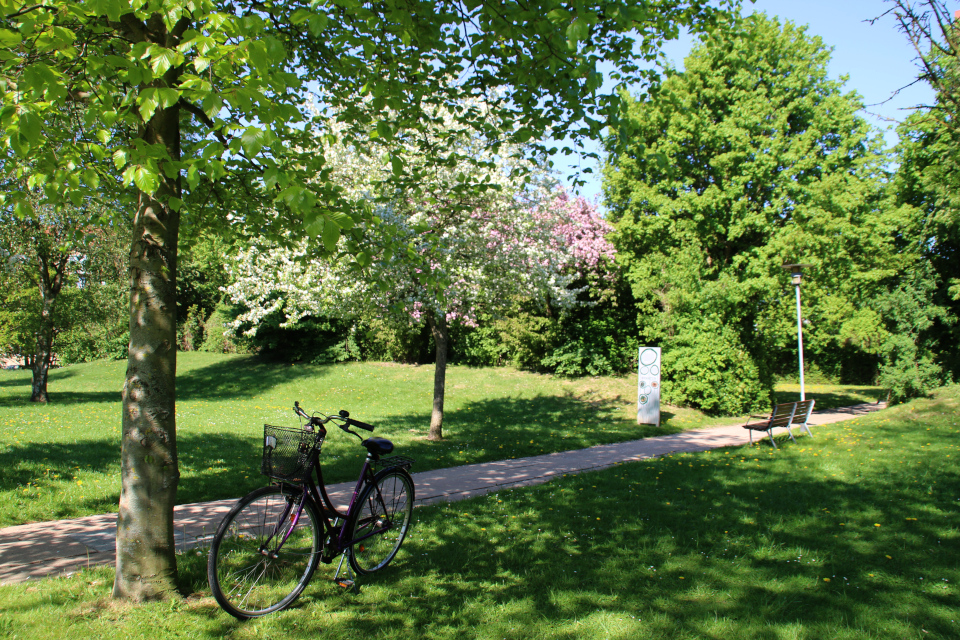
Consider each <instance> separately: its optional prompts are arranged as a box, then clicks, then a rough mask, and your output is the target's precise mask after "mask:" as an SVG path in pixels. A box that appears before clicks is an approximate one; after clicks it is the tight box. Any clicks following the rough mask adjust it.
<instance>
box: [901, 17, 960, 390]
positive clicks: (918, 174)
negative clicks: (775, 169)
mask: <svg viewBox="0 0 960 640" xmlns="http://www.w3.org/2000/svg"><path fill="white" fill-rule="evenodd" d="M892 4H893V6H892V7H891V9H890V10H889V12H888V13H892V14H893V16H894V17H895V18H896V20H897V22H898V24H899V26H900V30H901V32H902V33H903V34H904V36H905V37H906V38H907V39H908V41H909V42H910V44H911V45H912V46H913V48H914V51H915V52H916V54H917V55H916V58H915V60H916V63H917V66H918V78H917V81H919V82H926V83H929V84H930V86H931V87H932V88H933V90H934V92H935V93H934V96H935V97H934V101H933V103H932V104H927V105H917V110H916V112H915V113H913V114H911V115H910V117H908V118H907V119H906V120H904V122H902V123H901V124H900V126H899V127H898V128H897V133H898V134H899V136H900V142H899V144H898V145H897V149H896V151H897V167H898V168H897V173H896V177H895V180H894V185H893V186H894V190H895V193H896V199H897V202H898V203H901V204H904V205H910V206H913V207H915V208H916V209H917V216H918V223H917V227H916V234H915V236H914V237H912V238H910V241H911V244H912V247H911V248H912V249H913V250H914V251H916V252H918V253H920V254H922V256H923V258H924V259H925V260H927V261H929V266H930V267H931V268H932V271H931V272H927V271H926V270H925V269H924V270H921V271H920V272H919V273H917V274H915V275H914V277H913V278H911V279H910V281H908V282H906V283H905V286H906V291H927V292H928V294H929V295H925V296H924V297H923V302H924V308H926V309H928V310H930V311H931V315H930V316H929V319H928V321H929V326H928V328H927V330H926V331H924V332H922V333H923V337H922V336H920V335H917V336H916V338H917V340H920V341H921V342H926V341H927V340H933V341H934V342H935V343H936V344H935V345H931V344H928V347H929V348H930V349H932V351H927V350H926V349H923V348H922V347H919V346H917V345H916V344H915V343H913V344H914V346H913V347H912V348H913V349H918V348H919V349H920V352H921V354H922V355H920V356H919V360H923V359H926V360H930V359H931V358H932V357H933V356H935V360H936V361H937V362H938V363H940V364H941V365H942V366H943V367H944V368H945V369H946V370H947V371H949V372H951V373H952V374H953V375H954V376H957V375H960V355H958V353H957V349H956V345H957V342H958V340H960V32H958V29H957V26H956V22H955V20H953V19H951V14H950V10H949V9H948V8H947V5H946V3H944V2H940V1H937V0H926V1H924V2H903V1H902V0H893V2H892ZM924 279H926V280H928V281H930V285H929V286H926V287H923V286H915V285H914V284H912V283H913V282H916V281H918V280H924ZM889 308H891V309H897V308H900V306H899V305H891V306H890V307H889ZM941 309H942V310H944V311H945V313H943V314H939V313H938V310H941ZM911 325H912V326H916V325H917V323H911ZM900 351H903V350H902V349H901V350H900ZM932 366H933V365H932V363H931V367H932ZM928 368H929V367H928ZM928 378H929V376H928ZM928 388H929V384H927V385H917V386H915V389H917V390H922V391H926V390H927V389H928ZM909 395H911V394H909V393H907V394H905V395H904V397H908V396H909Z"/></svg>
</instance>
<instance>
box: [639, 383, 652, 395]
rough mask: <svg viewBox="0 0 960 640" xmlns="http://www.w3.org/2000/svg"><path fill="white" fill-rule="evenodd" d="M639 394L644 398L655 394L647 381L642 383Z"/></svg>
mask: <svg viewBox="0 0 960 640" xmlns="http://www.w3.org/2000/svg"><path fill="white" fill-rule="evenodd" d="M639 392H640V395H642V396H648V395H650V394H651V393H653V387H651V386H650V385H649V384H648V383H647V382H646V381H644V382H641V383H640V388H639Z"/></svg>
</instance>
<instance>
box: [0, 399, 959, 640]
mask: <svg viewBox="0 0 960 640" xmlns="http://www.w3.org/2000/svg"><path fill="white" fill-rule="evenodd" d="M958 415H960V387H950V388H948V389H945V390H941V391H940V392H939V393H938V394H937V396H936V397H934V398H933V399H930V400H919V401H914V402H912V403H910V404H908V405H906V406H903V407H898V408H894V409H891V410H889V411H887V412H884V413H879V414H873V415H870V416H867V417H864V418H859V419H857V420H853V421H850V422H845V423H836V424H834V425H828V426H823V427H818V428H816V429H815V431H814V433H815V436H814V437H813V438H810V437H808V436H803V437H801V438H798V440H799V442H798V443H797V444H793V443H791V442H789V440H787V441H785V442H784V446H783V447H782V448H781V449H780V450H779V451H776V452H774V451H772V450H771V449H770V448H769V447H765V446H764V447H758V446H754V447H747V446H745V447H738V448H729V449H720V450H714V451H709V452H705V453H696V454H678V455H673V456H667V457H664V458H661V459H656V460H648V461H644V462H639V463H630V464H622V465H617V466H615V467H612V468H609V469H606V470H603V471H599V472H593V473H585V474H580V475H568V476H565V477H561V478H558V479H556V480H554V481H552V482H549V483H547V484H544V485H539V486H536V487H529V488H523V489H515V490H510V491H501V492H498V493H495V494H489V495H486V496H482V497H478V498H475V499H472V500H467V501H463V502H456V503H449V504H441V505H435V506H431V507H423V508H419V509H417V510H416V511H415V525H414V528H413V530H412V532H411V535H410V536H409V537H408V539H407V541H406V542H405V543H404V546H403V548H402V549H401V552H400V554H399V555H398V557H397V559H396V560H395V562H394V564H392V565H391V566H390V567H389V568H388V569H387V570H385V571H384V572H382V574H379V575H375V576H372V577H369V578H364V579H363V580H362V581H361V585H362V586H361V592H360V594H358V595H357V594H352V593H350V592H346V591H343V590H341V589H340V588H338V587H336V586H334V585H333V584H332V583H331V582H330V580H329V578H331V577H332V575H333V569H332V568H331V567H329V566H326V565H323V566H321V568H320V570H319V571H318V573H317V575H316V577H315V578H314V581H313V583H312V584H311V585H310V586H309V587H308V588H307V590H306V592H305V593H304V595H303V597H302V598H301V599H300V600H299V601H298V602H297V603H296V604H295V605H294V607H293V608H291V609H290V610H288V611H285V612H283V613H280V614H278V615H276V616H270V617H268V618H265V619H262V620H257V621H252V622H249V623H239V622H236V621H234V620H233V619H232V618H230V617H229V616H227V615H226V614H224V613H222V612H220V611H219V610H218V609H217V607H216V604H215V603H214V602H213V600H212V598H210V596H209V592H208V590H207V587H206V585H205V574H204V567H205V558H204V557H202V556H197V555H196V554H189V553H188V554H186V555H184V556H182V557H181V562H180V567H181V577H182V582H183V585H184V589H185V591H186V592H187V593H190V594H192V595H191V596H190V597H188V598H187V599H186V600H184V601H180V602H176V603H172V604H167V603H159V604H148V605H142V606H131V605H118V604H116V603H113V602H112V601H110V600H109V592H110V584H111V579H110V570H109V569H101V570H97V571H94V572H81V573H79V574H78V575H77V576H74V577H72V578H68V579H61V580H43V581H39V582H36V583H31V584H29V585H17V586H13V587H3V588H0V631H3V632H5V633H11V634H18V636H19V637H25V638H32V637H36V638H47V637H54V636H55V637H58V638H63V639H64V640H67V639H70V638H89V637H104V636H119V637H127V636H129V637H134V638H138V637H150V638H155V639H157V640H165V639H166V638H179V637H185V638H221V637H227V638H244V639H245V638H260V637H269V638H321V639H322V638H387V639H392V638H397V639H412V638H426V639H429V640H434V639H437V640H440V639H442V640H465V639H473V638H479V639H484V640H487V639H490V640H493V639H494V638H516V639H521V638H523V639H526V638H545V639H546V638H550V639H574V638H624V639H628V638H629V639H631V640H633V639H638V640H645V639H650V640H653V639H655V638H656V639H659V638H718V637H722V638H724V639H727V638H767V637H769V638H802V639H819V638H831V639H832V638H856V639H864V640H866V639H875V638H882V639H886V638H902V637H908V638H915V637H931V638H956V637H960V616H958V614H957V607H956V603H957V601H958V598H960V589H958V581H960V473H958V471H957V469H956V457H957V456H958V455H960V424H958V423H960V417H958ZM948 456H949V457H948ZM878 525H879V526H878ZM11 630H13V631H11Z"/></svg>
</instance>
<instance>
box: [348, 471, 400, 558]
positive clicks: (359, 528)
mask: <svg viewBox="0 0 960 640" xmlns="http://www.w3.org/2000/svg"><path fill="white" fill-rule="evenodd" d="M381 498H382V500H381ZM414 498H415V494H414V487H413V478H411V477H410V474H409V473H407V472H406V471H404V470H403V469H397V468H393V469H385V470H383V471H381V472H380V473H378V474H377V475H376V476H374V479H373V482H371V483H370V484H368V485H367V486H366V487H365V488H364V489H363V491H361V493H360V499H359V502H358V503H357V504H358V505H359V507H358V509H357V511H356V512H355V513H354V514H353V515H352V516H351V518H350V521H349V522H348V523H347V531H349V532H350V539H351V540H356V539H357V538H359V537H362V536H364V535H368V534H370V533H371V532H373V531H375V530H376V529H377V528H378V527H380V526H381V525H384V524H386V523H390V524H391V525H392V526H390V527H389V528H388V529H386V530H385V531H383V532H382V533H379V534H375V535H373V536H371V537H368V538H366V539H364V540H362V541H360V542H357V543H354V544H353V545H351V546H350V551H349V554H348V555H349V557H350V566H352V567H353V570H354V571H356V572H357V574H359V575H363V574H367V573H373V572H374V571H379V570H380V569H383V568H384V567H386V566H387V565H388V564H390V561H391V560H393V558H394V556H396V555H397V551H399V550H400V545H401V544H402V543H403V539H404V538H405V537H406V536H407V531H408V530H409V528H410V520H411V516H412V514H413V501H414Z"/></svg>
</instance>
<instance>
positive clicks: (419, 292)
mask: <svg viewBox="0 0 960 640" xmlns="http://www.w3.org/2000/svg"><path fill="white" fill-rule="evenodd" d="M469 106H473V107H475V108H483V105H479V104H476V103H473V104H471V105H469ZM437 117H438V120H437V121H438V123H442V125H441V124H438V125H436V126H435V127H434V129H432V130H431V132H430V134H429V135H430V136H431V137H433V138H434V139H435V141H434V142H435V144H434V148H436V149H437V153H440V154H449V157H451V158H456V157H458V156H460V155H462V154H473V155H474V161H473V162H470V163H467V164H464V163H459V162H456V161H455V160H454V161H453V162H451V163H450V164H449V165H448V166H446V167H444V168H443V169H441V170H434V171H429V172H428V171H426V170H425V168H424V166H423V162H422V161H421V160H420V159H419V156H418V153H417V148H415V147H413V146H411V145H405V144H403V143H402V142H398V143H397V144H395V145H393V146H392V147H391V148H390V150H389V152H387V151H385V152H384V155H382V156H376V155H370V154H364V153H359V152H357V151H356V150H355V149H351V148H350V147H348V146H346V145H343V144H340V143H333V144H326V145H324V147H323V150H322V151H323V153H324V155H325V156H326V157H328V158H332V159H335V160H334V166H335V167H337V168H336V170H335V172H334V180H335V181H337V182H338V183H339V184H341V185H342V186H343V188H344V190H345V191H346V192H347V193H349V194H350V195H351V196H352V197H354V198H357V199H358V200H363V201H366V202H367V203H368V204H369V206H371V207H372V208H373V210H374V217H375V219H377V223H376V224H375V225H368V226H363V225H361V226H360V227H358V228H357V229H356V234H354V235H352V236H348V237H345V238H344V240H343V241H342V242H341V247H342V248H343V249H344V252H343V254H342V255H341V256H340V257H339V258H338V259H333V260H309V259H308V256H309V255H310V254H311V242H310V241H309V239H303V240H300V241H299V242H296V243H295V244H294V247H293V248H292V249H291V248H287V247H283V246H279V245H277V244H275V243H266V244H263V243H261V246H255V247H252V248H250V249H249V250H247V251H245V252H243V253H241V254H240V256H239V257H238V259H237V261H236V262H235V263H233V264H232V265H231V269H232V271H233V277H234V278H235V282H234V284H233V285H231V286H230V287H229V288H228V293H229V295H230V296H231V298H232V300H233V302H235V303H238V304H241V305H242V306H243V307H244V308H245V309H246V310H247V311H246V312H245V313H244V314H242V315H241V316H240V317H238V319H237V322H236V325H237V326H240V325H247V326H250V327H251V328H250V329H249V332H250V333H254V332H256V330H257V327H258V324H259V322H260V321H262V320H263V318H265V317H266V316H267V315H269V314H271V313H276V312H280V313H282V314H283V315H284V316H285V318H286V320H285V323H284V324H285V325H286V326H289V325H291V324H294V323H296V322H297V321H298V320H300V319H301V318H303V317H304V316H307V315H311V314H316V313H317V312H318V311H320V310H322V311H323V313H324V314H328V315H334V316H340V317H348V316H353V315H358V314H360V313H363V312H366V313H374V314H378V315H389V316H391V317H393V318H394V319H400V320H401V321H406V322H410V323H414V324H420V323H424V322H425V323H426V324H427V325H428V326H429V328H430V331H431V333H432V335H433V338H434V343H435V345H436V372H435V376H434V391H433V410H432V415H431V420H430V432H429V436H428V437H429V438H430V439H431V440H440V439H441V438H442V437H443V402H444V395H445V384H446V363H447V354H448V349H449V340H450V339H449V327H450V324H451V323H453V322H460V323H463V324H466V325H475V324H476V321H477V317H478V315H479V314H480V313H482V312H485V313H494V314H496V313H498V312H503V311H505V310H506V306H507V304H508V302H509V300H511V299H512V297H513V296H516V295H521V296H523V297H525V298H527V299H530V300H532V301H534V302H541V303H546V302H548V301H549V302H551V303H553V304H556V305H558V306H560V307H569V306H572V305H574V304H578V303H579V301H578V294H580V293H581V292H582V290H583V289H584V287H582V286H581V287H580V288H575V287H572V286H571V285H572V284H573V283H574V282H581V281H583V279H584V277H585V276H587V274H589V273H593V272H595V271H596V270H597V268H598V266H599V265H600V263H601V261H605V260H611V259H612V257H613V249H612V246H611V245H610V244H609V243H608V242H607V241H606V239H605V237H604V236H605V234H606V233H607V232H608V231H609V230H610V227H609V225H608V224H607V223H606V221H604V220H603V219H602V218H600V217H599V215H598V214H597V211H596V209H595V208H594V207H592V206H591V205H589V204H588V203H587V202H586V201H585V200H583V199H582V198H570V197H569V196H568V195H567V194H566V193H564V192H562V191H561V192H558V193H557V192H552V188H553V187H555V185H554V184H553V183H552V181H551V180H550V178H549V176H548V175H547V174H546V173H545V172H544V170H543V169H542V167H541V166H540V165H538V164H537V163H536V162H532V161H529V160H523V159H522V154H521V150H520V149H510V148H504V147H501V148H500V149H499V150H498V151H499V152H500V153H503V155H502V156H501V155H499V153H498V154H494V153H492V152H491V151H490V145H488V144H486V142H485V141H484V139H482V138H480V137H478V136H476V135H474V134H472V133H471V132H470V131H467V130H465V129H463V128H460V127H458V126H457V125H456V124H455V122H453V121H452V119H451V118H449V114H445V113H437ZM441 141H442V142H443V144H442V145H441V144H440V142H441ZM388 156H389V158H392V159H397V158H399V159H400V160H401V161H402V162H403V163H404V164H405V165H407V166H408V167H411V168H412V170H413V171H417V172H419V173H420V174H421V175H422V176H423V181H422V182H421V183H420V184H419V188H418V189H417V190H416V192H414V193H412V194H410V193H405V192H404V193H399V194H398V193H395V192H394V193H390V192H388V185H389V183H388V181H385V178H386V177H388V176H389V175H390V173H391V169H390V168H389V165H387V164H386V161H387V157H388ZM521 165H522V166H521ZM467 184H479V185H484V186H485V188H484V189H483V190H482V191H481V192H480V193H479V195H476V192H474V191H473V190H468V189H466V188H465V185H467ZM385 192H387V193H385ZM467 193H470V194H472V195H469V196H467V195H465V194H467ZM350 243H355V244H356V246H355V247H353V248H352V249H350V248H348V246H347V245H349V244H350ZM396 246H399V247H401V248H402V250H400V251H397V250H394V249H393V247H396ZM350 255H355V256H358V259H357V261H356V262H354V261H353V260H351V259H350V258H349V257H347V256H350Z"/></svg>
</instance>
